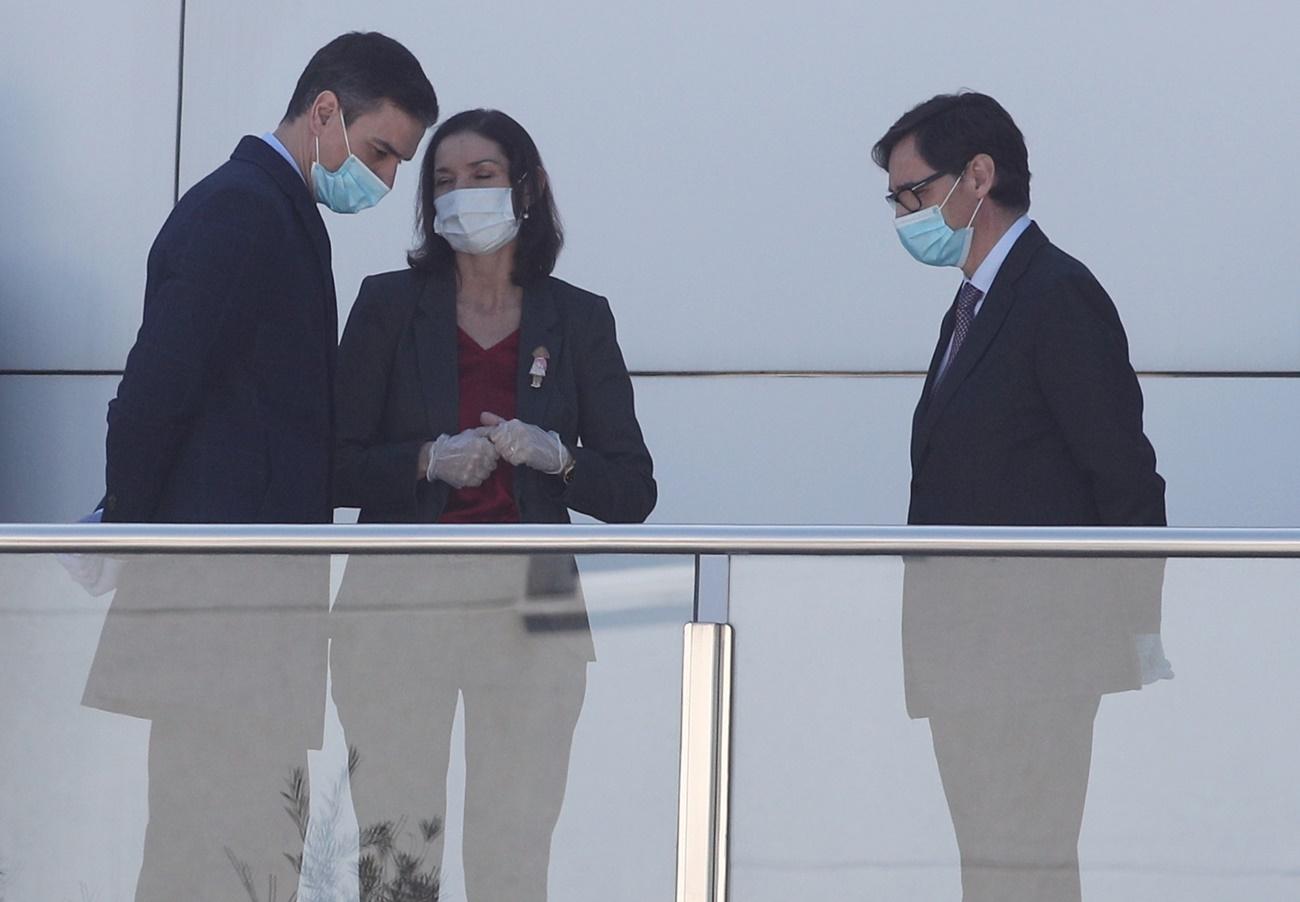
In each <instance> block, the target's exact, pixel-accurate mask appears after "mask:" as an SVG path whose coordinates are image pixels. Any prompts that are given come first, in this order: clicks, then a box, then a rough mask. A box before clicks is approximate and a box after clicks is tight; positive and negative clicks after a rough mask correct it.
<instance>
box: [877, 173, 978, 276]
mask: <svg viewBox="0 0 1300 902" xmlns="http://www.w3.org/2000/svg"><path fill="white" fill-rule="evenodd" d="M961 180H962V177H961V176H960V175H959V176H957V181H956V182H953V183H952V188H950V189H949V190H948V196H947V197H945V198H944V199H943V203H942V204H939V205H938V206H934V207H926V208H925V209H924V210H917V211H916V212H915V213H908V214H907V215H906V216H899V217H898V218H897V219H895V220H894V228H896V229H897V230H898V239H899V240H900V241H901V242H903V247H905V248H906V249H907V252H908V253H909V254H911V255H912V256H913V257H915V258H916V259H917V260H919V261H921V262H922V263H924V264H926V265H927V266H958V267H960V266H961V265H962V264H963V263H965V262H966V257H967V256H968V255H969V254H970V244H971V239H972V238H974V237H975V229H974V227H973V226H974V222H975V217H976V216H977V215H978V214H979V211H980V207H981V206H982V205H983V203H984V198H982V197H981V198H980V200H979V203H978V204H976V205H975V212H974V213H972V214H971V217H970V222H968V223H966V227H965V228H964V229H954V228H953V227H952V226H950V225H948V223H947V222H946V221H945V220H944V218H943V208H944V205H945V204H947V203H948V198H949V197H952V192H953V191H956V190H957V183H958V182H960V181H961Z"/></svg>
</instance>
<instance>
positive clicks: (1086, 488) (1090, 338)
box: [908, 225, 1165, 526]
mask: <svg viewBox="0 0 1300 902" xmlns="http://www.w3.org/2000/svg"><path fill="white" fill-rule="evenodd" d="M953 320H954V309H949V311H948V315H947V316H946V317H945V318H944V321H943V327H942V329H941V330H940V334H939V341H938V343H937V345H936V346H935V351H934V357H933V359H932V360H931V363H930V370H929V375H928V376H927V378H926V380H925V388H924V390H923V391H922V394H921V400H920V403H919V404H918V405H917V408H916V414H915V416H914V418H913V421H912V493H911V507H910V509H909V511H908V522H909V523H913V524H948V525H995V526H996V525H1000V526H1163V525H1165V483H1164V480H1163V479H1161V478H1160V476H1159V475H1157V473H1156V458H1155V451H1154V450H1153V449H1152V447H1151V443H1150V442H1149V441H1147V438H1146V435H1145V434H1144V433H1143V431H1142V391H1141V389H1140V388H1139V386H1138V381H1137V376H1136V375H1135V374H1134V372H1133V367H1132V365H1131V364H1130V362H1129V356H1128V339H1127V338H1126V337H1125V334H1124V327H1123V325H1122V324H1121V323H1120V319H1119V314H1118V313H1117V312H1116V310H1115V305H1114V304H1113V303H1111V300H1110V297H1109V296H1108V295H1107V294H1106V291H1105V290H1104V289H1103V288H1102V287H1101V285H1100V284H1099V283H1098V282H1097V280H1096V279H1095V278H1094V277H1093V275H1092V273H1090V272H1089V271H1088V269H1087V268H1086V267H1085V266H1084V265H1083V264H1082V263H1080V262H1079V261H1077V260H1075V259H1073V258H1072V257H1070V256H1068V255H1067V254H1065V253H1063V252H1062V251H1061V250H1060V249H1058V248H1057V247H1055V246H1054V245H1053V244H1052V243H1051V242H1049V241H1048V240H1047V236H1046V235H1044V234H1043V232H1042V230H1040V229H1039V228H1038V226H1037V225H1030V227H1029V228H1028V230H1026V231H1025V233H1024V234H1023V235H1021V236H1020V238H1018V239H1017V240H1016V243H1015V244H1014V245H1013V246H1012V248H1011V252H1010V253H1009V254H1008V255H1007V258H1006V260H1005V261H1003V264H1002V267H1001V268H1000V269H999V270H998V274H997V277H996V278H995V279H994V280H993V284H992V285H991V286H990V287H989V292H988V295H987V296H986V297H985V298H984V303H983V306H982V307H981V309H980V312H979V315H978V316H976V317H975V321H974V323H973V324H972V326H971V329H970V332H969V333H968V335H967V337H966V341H965V342H964V343H963V345H962V347H961V349H960V350H959V351H958V353H957V355H956V357H955V358H954V359H953V361H952V363H951V364H950V366H949V369H948V372H947V373H946V374H945V376H944V378H943V379H942V380H941V381H940V382H939V383H938V385H937V387H936V385H935V374H936V372H937V370H938V368H939V364H940V362H941V361H942V360H943V355H944V351H945V350H946V348H947V347H948V340H949V338H950V337H951V335H952V330H953Z"/></svg>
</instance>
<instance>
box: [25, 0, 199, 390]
mask: <svg viewBox="0 0 1300 902" xmlns="http://www.w3.org/2000/svg"><path fill="white" fill-rule="evenodd" d="M179 41H180V3H178V2H176V0H134V2H131V3H85V2H67V0H56V2H47V3H7V4H5V21H4V27H3V28H0V84H3V85H4V90H3V91H0V122H2V123H4V126H5V133H4V140H3V142H0V197H2V198H4V203H3V205H0V310H2V311H3V314H4V323H5V326H4V329H3V330H0V369H65V370H66V369H114V368H117V367H120V366H122V363H123V361H124V360H125V359H126V352H127V349H128V348H129V347H130V345H131V342H132V340H134V337H135V331H136V329H137V328H138V327H139V325H140V310H141V299H142V296H143V292H144V276H145V257H146V255H147V254H148V251H149V245H150V243H151V242H152V241H153V236H154V234H155V233H156V232H157V230H158V227H159V226H160V225H161V224H162V222H163V219H164V218H165V217H166V215H167V212H168V211H169V210H170V209H171V202H172V189H173V182H174V174H175V159H176V99H177V98H176V87H177V66H178V63H179V46H178V45H179Z"/></svg>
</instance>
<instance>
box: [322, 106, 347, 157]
mask: <svg viewBox="0 0 1300 902" xmlns="http://www.w3.org/2000/svg"><path fill="white" fill-rule="evenodd" d="M339 122H341V123H343V146H344V147H346V148H347V149H348V156H352V144H351V142H349V141H348V120H347V119H345V118H344V116H343V107H339ZM315 162H316V163H319V162H320V135H317V136H316V160H315ZM344 162H346V160H345V161H344ZM335 171H337V170H335Z"/></svg>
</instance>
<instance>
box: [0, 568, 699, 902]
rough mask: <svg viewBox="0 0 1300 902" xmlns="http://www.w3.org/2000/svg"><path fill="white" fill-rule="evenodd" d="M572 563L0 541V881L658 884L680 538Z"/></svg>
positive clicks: (665, 873)
mask: <svg viewBox="0 0 1300 902" xmlns="http://www.w3.org/2000/svg"><path fill="white" fill-rule="evenodd" d="M65 565H66V566H65ZM69 568H71V571H72V573H70V572H69ZM581 569H582V573H581V575H580V576H579V574H578V571H577V570H576V569H575V562H574V559H573V558H572V557H570V556H566V555H534V556H525V555H478V556H472V555H455V556H450V555H427V554H421V555H412V554H394V555H364V556H361V555H354V556H352V557H350V558H345V557H343V556H334V557H332V558H331V557H330V556H325V555H321V556H311V555H257V554H238V555H154V556H140V555H136V556H132V557H129V558H125V559H119V560H113V559H107V560H98V561H96V560H93V559H90V558H86V557H81V558H75V559H69V558H65V559H64V562H63V564H61V563H60V562H59V560H57V559H56V557H55V556H53V555H7V556H3V557H0V661H2V662H3V663H0V671H2V672H0V713H2V715H3V723H4V729H3V730H2V731H0V761H3V763H4V767H3V773H0V873H2V874H3V876H2V877H0V881H3V882H0V887H3V890H2V891H0V899H4V900H6V902H22V900H60V899H64V898H68V899H79V898H93V899H100V900H111V899H123V900H125V899H133V898H135V899H146V900H147V899H168V900H174V899H177V898H186V899H195V900H200V899H209V898H210V899H221V900H233V899H254V900H258V902H269V900H271V899H275V900H276V902H285V900H288V899H290V898H293V894H294V893H297V897H296V898H297V899H298V900H300V902H311V900H330V902H333V900H336V899H349V900H350V899H357V898H361V899H379V898H388V897H390V896H391V895H392V894H393V893H406V894H407V895H405V896H399V897H401V898H411V899H421V898H434V896H433V895H432V891H433V888H434V886H435V885H436V886H437V887H438V892H439V895H438V896H437V898H441V899H464V898H467V897H469V898H533V897H536V898H541V897H543V895H544V894H545V891H546V887H547V885H548V883H549V886H550V890H551V894H552V896H553V897H559V898H566V899H593V900H594V899H607V898H609V891H610V887H611V886H616V887H619V892H618V895H619V896H620V897H621V898H627V899H640V898H645V899H651V898H655V899H661V898H664V897H666V896H668V895H670V894H671V892H672V887H673V873H674V872H673V850H674V843H675V837H676V805H675V799H676V785H677V766H678V754H677V752H678V741H677V728H678V721H679V717H680V714H679V702H680V669H681V625H682V624H683V623H684V622H686V621H687V620H688V619H689V618H690V612H691V605H692V591H693V564H692V560H691V559H690V558H689V557H675V558H633V557H622V558H603V557H600V558H597V557H591V558H584V559H583V561H582V568H581ZM73 573H75V575H76V576H79V577H80V578H81V583H79V582H77V581H76V580H75V579H74V578H73ZM82 583H84V584H85V585H84V586H83V585H82ZM114 584H115V585H114ZM101 590H107V591H101ZM331 597H332V599H333V607H332V609H331V608H330V604H331ZM327 681H328V682H327ZM629 774H635V779H629ZM593 862H596V863H597V864H595V865H593ZM385 894H388V895H385Z"/></svg>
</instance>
